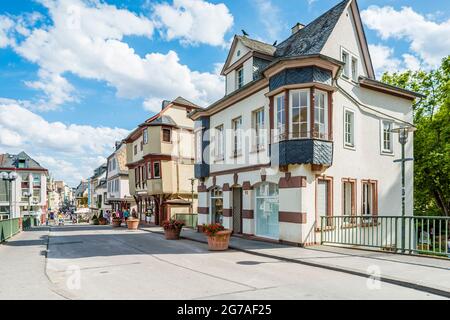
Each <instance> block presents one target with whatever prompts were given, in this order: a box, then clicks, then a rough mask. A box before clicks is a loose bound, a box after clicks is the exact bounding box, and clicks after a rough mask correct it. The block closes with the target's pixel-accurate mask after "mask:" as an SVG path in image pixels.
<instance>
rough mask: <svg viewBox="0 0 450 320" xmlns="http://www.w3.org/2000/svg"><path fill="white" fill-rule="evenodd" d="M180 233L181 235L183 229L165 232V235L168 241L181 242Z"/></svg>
mask: <svg viewBox="0 0 450 320" xmlns="http://www.w3.org/2000/svg"><path fill="white" fill-rule="evenodd" d="M180 233H181V229H167V230H164V235H165V236H166V240H179V239H180Z"/></svg>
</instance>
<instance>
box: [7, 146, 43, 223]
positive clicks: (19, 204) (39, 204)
mask: <svg viewBox="0 0 450 320" xmlns="http://www.w3.org/2000/svg"><path fill="white" fill-rule="evenodd" d="M0 172H6V173H10V172H16V173H17V174H18V177H17V179H16V180H15V181H13V182H12V184H11V185H12V192H11V189H10V184H9V182H7V181H4V180H1V179H0V215H9V217H11V218H19V217H23V216H25V215H32V216H35V217H36V218H40V219H41V222H43V221H45V217H46V214H47V176H48V170H47V169H46V168H43V167H42V166H41V165H40V164H39V163H38V162H37V161H36V160H34V159H32V158H31V157H30V156H29V155H28V154H26V153H25V152H21V153H19V154H17V155H14V154H8V153H6V154H0ZM10 197H11V199H12V201H11V202H10ZM11 203H12V206H11ZM11 207H12V212H10V208H11Z"/></svg>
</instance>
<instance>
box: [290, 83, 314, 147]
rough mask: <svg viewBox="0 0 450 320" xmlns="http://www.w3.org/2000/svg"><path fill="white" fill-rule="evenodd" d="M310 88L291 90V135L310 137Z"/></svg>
mask: <svg viewBox="0 0 450 320" xmlns="http://www.w3.org/2000/svg"><path fill="white" fill-rule="evenodd" d="M309 100H310V99H309V89H307V90H295V91H291V92H290V114H289V116H290V118H291V121H290V129H289V130H290V132H291V134H290V137H291V138H294V139H296V138H307V137H308V132H309V130H308V128H309V126H308V123H309V121H308V119H309V117H310V111H309V108H310V101H309Z"/></svg>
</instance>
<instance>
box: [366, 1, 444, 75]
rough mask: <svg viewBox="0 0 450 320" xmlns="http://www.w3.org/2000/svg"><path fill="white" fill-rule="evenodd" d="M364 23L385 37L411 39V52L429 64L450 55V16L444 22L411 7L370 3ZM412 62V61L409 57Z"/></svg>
mask: <svg viewBox="0 0 450 320" xmlns="http://www.w3.org/2000/svg"><path fill="white" fill-rule="evenodd" d="M361 16H362V19H363V21H364V23H365V24H366V25H367V26H368V27H369V28H370V29H373V30H376V31H377V32H378V34H379V36H380V37H381V38H382V39H383V40H388V39H402V40H405V41H407V42H409V46H410V47H409V48H410V50H411V53H414V54H415V56H416V58H417V57H418V58H420V60H422V61H423V63H424V64H425V65H427V66H428V67H436V66H437V65H439V64H440V63H441V59H442V58H443V57H445V56H447V55H448V54H449V48H450V37H449V34H450V19H449V20H447V21H444V22H442V23H437V22H434V21H431V20H427V18H425V17H424V16H422V15H420V14H419V13H417V12H415V11H414V10H413V9H412V8H410V7H403V8H402V9H401V10H395V9H394V8H392V7H390V6H385V7H378V6H370V7H369V8H368V9H366V10H364V11H362V12H361ZM407 59H408V61H409V62H410V63H411V60H410V59H409V57H407Z"/></svg>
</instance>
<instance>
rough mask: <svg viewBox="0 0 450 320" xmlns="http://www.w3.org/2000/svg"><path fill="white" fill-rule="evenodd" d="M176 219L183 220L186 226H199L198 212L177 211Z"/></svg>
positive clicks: (193, 227)
mask: <svg viewBox="0 0 450 320" xmlns="http://www.w3.org/2000/svg"><path fill="white" fill-rule="evenodd" d="M175 219H176V220H180V221H183V222H184V224H185V227H186V228H192V229H196V228H197V223H198V215H197V214H196V213H177V214H175Z"/></svg>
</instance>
